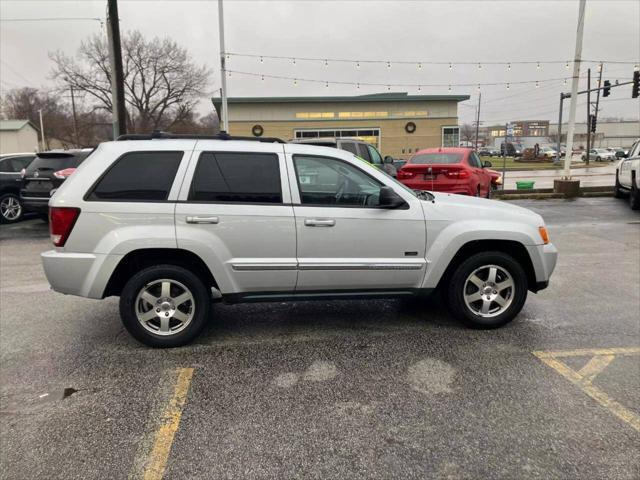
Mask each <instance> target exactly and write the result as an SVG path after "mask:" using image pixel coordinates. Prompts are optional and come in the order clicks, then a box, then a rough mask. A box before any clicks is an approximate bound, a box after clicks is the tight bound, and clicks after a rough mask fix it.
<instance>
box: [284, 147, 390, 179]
mask: <svg viewBox="0 0 640 480" xmlns="http://www.w3.org/2000/svg"><path fill="white" fill-rule="evenodd" d="M291 142H292V143H304V144H305V145H317V146H320V147H333V148H338V149H340V150H346V151H347V152H351V153H353V154H354V155H357V156H358V157H360V158H362V159H363V160H366V161H367V162H369V163H371V164H372V165H375V166H376V167H378V168H379V169H380V170H382V171H384V172H385V173H387V174H388V175H391V176H392V177H393V178H396V176H397V174H398V170H397V169H396V167H395V166H394V164H393V158H391V157H385V158H382V155H380V152H378V149H377V148H376V147H374V146H373V145H371V144H370V143H367V142H363V141H362V140H359V139H357V138H336V137H326V138H296V139H294V140H291Z"/></svg>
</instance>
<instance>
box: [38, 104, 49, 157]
mask: <svg viewBox="0 0 640 480" xmlns="http://www.w3.org/2000/svg"><path fill="white" fill-rule="evenodd" d="M38 115H40V151H41V152H44V151H45V150H46V149H47V146H46V145H47V141H46V140H45V138H44V122H43V121H42V109H40V110H38Z"/></svg>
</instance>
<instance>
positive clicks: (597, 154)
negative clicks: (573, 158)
mask: <svg viewBox="0 0 640 480" xmlns="http://www.w3.org/2000/svg"><path fill="white" fill-rule="evenodd" d="M586 159H587V154H586V153H583V154H582V161H585V160H586ZM617 159H618V157H616V154H615V152H610V151H609V150H607V149H606V148H592V149H591V150H589V160H595V161H596V162H613V161H614V160H617Z"/></svg>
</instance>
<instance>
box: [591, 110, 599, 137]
mask: <svg viewBox="0 0 640 480" xmlns="http://www.w3.org/2000/svg"><path fill="white" fill-rule="evenodd" d="M597 121H598V117H596V116H595V115H594V114H591V122H589V123H590V124H591V133H596V123H597Z"/></svg>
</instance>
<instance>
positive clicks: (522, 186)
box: [516, 180, 536, 190]
mask: <svg viewBox="0 0 640 480" xmlns="http://www.w3.org/2000/svg"><path fill="white" fill-rule="evenodd" d="M535 183H536V182H532V181H530V180H527V181H525V182H516V187H517V189H518V190H531V189H532V188H533V185H534V184H535Z"/></svg>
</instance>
